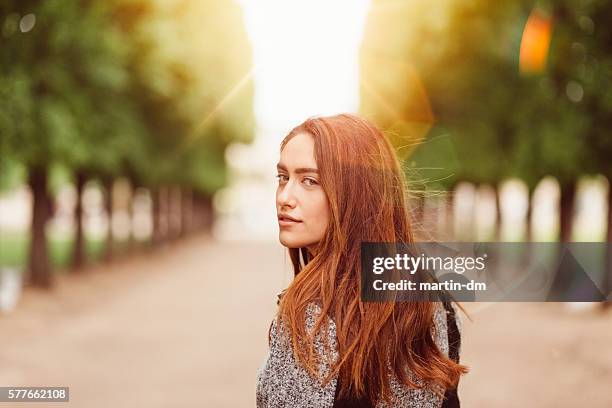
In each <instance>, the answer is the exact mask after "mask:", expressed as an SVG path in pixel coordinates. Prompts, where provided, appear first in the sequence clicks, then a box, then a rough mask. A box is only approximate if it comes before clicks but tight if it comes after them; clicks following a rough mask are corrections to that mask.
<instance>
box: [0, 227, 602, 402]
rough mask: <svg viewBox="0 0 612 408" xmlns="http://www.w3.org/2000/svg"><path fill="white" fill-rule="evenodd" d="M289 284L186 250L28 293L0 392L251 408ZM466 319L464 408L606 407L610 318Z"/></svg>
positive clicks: (268, 268)
mask: <svg viewBox="0 0 612 408" xmlns="http://www.w3.org/2000/svg"><path fill="white" fill-rule="evenodd" d="M289 270H290V262H289V259H288V256H286V255H285V252H284V251H283V249H282V248H281V247H280V246H279V245H278V244H276V243H257V242H231V243H230V242H216V241H213V240H211V239H210V238H207V237H194V238H190V239H188V240H186V241H183V242H181V243H177V244H173V245H172V246H169V247H167V248H164V249H160V250H155V251H154V252H149V253H145V254H142V255H138V256H135V257H132V258H130V259H125V260H120V261H117V262H115V263H113V264H112V265H102V266H97V267H93V268H91V269H90V270H88V271H86V273H84V274H81V275H73V276H66V277H63V278H62V279H60V280H59V282H58V285H57V288H56V289H55V290H54V291H53V292H51V293H45V292H39V291H33V290H28V291H26V293H25V295H24V297H23V298H22V301H21V302H20V305H19V307H18V309H17V310H16V311H15V312H13V313H12V314H10V315H6V316H1V317H0V364H1V366H0V367H1V368H0V385H17V386H25V385H30V386H34V385H38V386H69V387H70V403H68V404H66V403H49V404H39V403H37V404H35V406H36V407H44V406H57V407H61V406H71V407H92V408H93V407H105V408H106V407H149V408H151V407H172V408H175V407H212V408H217V407H219V408H223V407H253V406H254V395H255V375H256V371H257V369H258V368H259V366H260V365H261V363H262V362H263V359H264V357H265V355H266V350H267V329H268V324H269V321H270V319H271V318H272V316H273V313H274V311H275V308H276V303H275V301H276V296H275V295H276V293H277V292H278V291H279V290H280V289H282V288H283V287H284V286H285V285H286V284H287V282H288V281H289V279H290V276H291V274H290V272H289ZM470 306H471V307H470V311H471V314H472V319H473V321H469V320H467V319H466V318H464V346H463V355H462V359H463V362H465V363H466V364H468V365H469V366H470V367H471V370H472V371H471V374H469V375H468V376H467V377H465V378H464V380H462V384H461V390H460V395H461V397H462V402H463V404H464V406H466V407H563V406H567V407H571V406H576V405H578V404H581V405H585V403H586V405H587V406H589V407H609V406H612V391H611V389H610V387H609V384H612V314H607V315H605V316H602V315H598V314H594V313H592V312H588V313H584V312H583V313H579V314H576V313H567V312H566V311H564V309H563V308H562V305H556V304H546V305H531V304H478V305H470ZM4 406H7V407H8V406H15V407H24V406H25V405H24V404H23V403H21V404H13V405H10V404H8V403H0V407H4Z"/></svg>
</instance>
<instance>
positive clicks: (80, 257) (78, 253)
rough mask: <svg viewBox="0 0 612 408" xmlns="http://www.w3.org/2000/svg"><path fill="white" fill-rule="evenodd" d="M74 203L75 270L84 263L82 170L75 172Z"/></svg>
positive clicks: (73, 258) (83, 185) (73, 263)
mask: <svg viewBox="0 0 612 408" xmlns="http://www.w3.org/2000/svg"><path fill="white" fill-rule="evenodd" d="M75 182H76V205H75V208H74V225H75V228H76V229H75V236H74V246H73V251H72V268H73V270H75V271H79V270H81V268H82V267H83V265H85V233H84V225H83V224H84V219H83V218H84V217H83V190H84V188H85V182H86V178H85V174H84V173H83V172H82V171H80V170H79V171H77V173H76V178H75Z"/></svg>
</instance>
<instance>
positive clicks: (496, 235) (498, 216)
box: [493, 183, 502, 242]
mask: <svg viewBox="0 0 612 408" xmlns="http://www.w3.org/2000/svg"><path fill="white" fill-rule="evenodd" d="M493 194H495V225H494V227H493V241H495V242H500V241H501V240H502V209H501V197H500V196H499V184H497V183H496V184H493Z"/></svg>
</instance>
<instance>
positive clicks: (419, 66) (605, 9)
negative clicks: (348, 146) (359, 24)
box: [362, 0, 612, 188]
mask: <svg viewBox="0 0 612 408" xmlns="http://www.w3.org/2000/svg"><path fill="white" fill-rule="evenodd" d="M395 3H397V2H389V1H381V0H379V1H375V2H374V3H373V7H372V11H371V13H370V17H369V20H368V26H367V27H366V35H365V40H364V49H365V50H366V52H367V53H370V54H372V53H373V52H374V51H372V50H375V52H376V53H377V54H376V55H377V56H378V57H379V58H378V59H377V60H378V62H379V64H381V61H383V60H382V59H381V58H380V56H385V57H387V58H392V59H393V60H394V61H395V62H396V64H397V62H398V61H399V62H402V63H403V64H404V65H408V66H410V67H411V68H412V69H413V70H414V72H415V74H414V76H415V77H417V78H418V79H419V81H420V82H421V83H422V84H423V87H424V89H425V90H426V95H427V99H426V100H428V101H429V102H430V103H431V106H432V110H433V115H434V117H435V122H434V123H433V124H432V126H431V129H430V130H429V133H428V139H430V140H431V141H432V143H429V141H428V140H427V139H426V140H425V141H424V142H423V143H419V144H418V147H417V148H416V149H414V151H413V152H412V155H411V156H410V157H409V158H408V159H407V160H408V162H409V163H411V164H412V165H413V167H416V168H419V166H421V167H422V168H423V169H424V170H425V174H430V175H431V176H432V178H434V179H437V178H444V180H446V182H447V186H450V185H452V184H453V183H454V182H456V181H457V180H468V181H472V182H477V183H479V182H487V183H497V182H499V181H500V180H502V179H503V178H506V177H509V176H517V177H520V178H522V179H523V180H525V181H526V182H527V183H528V185H529V186H530V187H531V188H533V187H535V185H536V183H537V182H538V181H539V180H540V179H541V178H542V177H544V176H546V175H552V176H554V177H556V178H557V179H558V180H559V181H560V183H562V184H568V183H573V182H575V180H576V179H577V178H578V177H579V176H581V175H582V174H585V173H603V174H606V175H607V176H608V177H610V176H611V175H612V164H611V163H612V161H611V160H610V157H612V141H611V140H612V138H611V137H610V129H611V128H612V127H611V126H612V102H611V101H612V97H611V96H610V95H611V93H610V92H609V89H610V85H612V84H611V83H610V82H611V80H612V75H610V74H611V73H612V52H611V51H612V32H611V31H610V24H609V21H611V19H612V4H610V2H606V1H602V0H587V1H582V0H564V1H559V2H550V3H547V2H544V3H543V2H536V1H527V0H513V1H507V2H490V1H486V0H476V1H471V2H464V1H456V0H455V1H448V2H445V3H444V4H436V6H432V7H427V5H426V3H425V2H421V1H416V2H406V3H405V4H404V5H403V7H399V6H392V4H395ZM536 8H537V9H539V10H541V12H542V13H543V14H546V13H548V14H549V15H550V16H551V20H552V24H553V30H552V42H551V45H550V51H549V54H548V56H547V65H546V67H545V68H544V70H543V71H542V72H539V73H532V74H522V73H521V72H520V71H519V64H518V56H519V50H520V46H521V40H522V36H523V29H524V27H525V24H526V21H527V18H528V16H529V14H530V13H531V12H532V10H534V9H536ZM385 69H386V68H385V64H382V68H381V69H380V70H379V71H378V72H377V71H376V69H371V68H369V67H368V65H367V60H366V61H365V62H362V76H363V80H364V82H365V83H374V84H376V83H383V81H386V82H384V83H386V84H387V85H380V86H378V88H377V89H379V90H383V92H381V95H382V96H383V98H382V99H384V100H386V104H384V103H381V101H380V98H378V99H377V98H376V97H372V95H371V94H370V93H368V92H367V89H365V90H363V91H362V111H363V112H365V113H366V114H367V113H371V112H372V111H374V112H375V114H374V115H371V116H373V117H374V118H375V119H377V121H378V122H379V124H381V125H382V126H383V127H388V125H389V123H388V122H389V120H388V115H387V116H385V111H388V107H389V106H391V107H393V109H394V110H395V111H396V112H400V113H401V112H402V111H403V109H406V108H410V106H411V104H415V103H420V104H423V103H424V102H423V100H424V98H420V101H419V98H416V99H415V97H414V96H413V92H412V89H410V88H408V87H407V86H406V81H405V79H404V78H402V77H401V75H402V74H403V72H407V70H403V71H402V70H399V71H398V72H399V73H400V74H399V75H398V74H397V73H393V72H392V75H391V76H387V77H386V78H385V79H384V80H383V79H380V78H378V77H377V76H378V75H382V74H381V72H384V71H385ZM393 84H395V86H396V88H395V90H394V91H393V92H387V91H385V89H393ZM381 95H377V96H381ZM395 95H399V96H395ZM381 112H382V113H381ZM440 135H445V136H444V138H443V139H439V138H440ZM441 140H444V143H443V144H441V143H440V141H441ZM434 146H438V147H437V148H436V147H434ZM438 148H439V150H435V149H438ZM447 163H455V164H456V165H455V164H453V165H449V164H447ZM440 164H442V167H443V170H441V171H439V170H436V171H433V172H429V173H428V170H427V169H428V168H431V167H434V168H439V167H440ZM450 175H452V177H448V176H450Z"/></svg>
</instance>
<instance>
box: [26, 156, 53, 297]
mask: <svg viewBox="0 0 612 408" xmlns="http://www.w3.org/2000/svg"><path fill="white" fill-rule="evenodd" d="M28 184H29V185H30V190H31V191H32V199H33V203H32V226H31V233H30V235H31V236H30V253H29V261H28V262H29V265H28V271H29V276H28V281H29V283H30V284H31V285H32V286H36V287H43V288H50V287H51V286H52V285H53V280H52V276H51V265H50V264H49V254H48V246H47V237H46V233H45V227H46V225H47V221H48V220H49V218H50V215H51V205H52V203H51V198H50V197H49V192H48V191H47V167H46V166H36V167H33V168H31V169H30V173H29V177H28Z"/></svg>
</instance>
